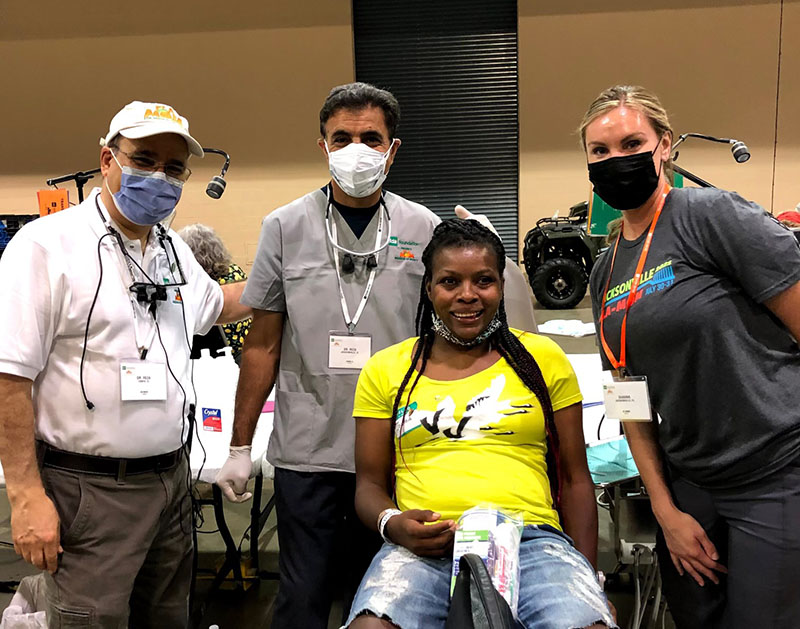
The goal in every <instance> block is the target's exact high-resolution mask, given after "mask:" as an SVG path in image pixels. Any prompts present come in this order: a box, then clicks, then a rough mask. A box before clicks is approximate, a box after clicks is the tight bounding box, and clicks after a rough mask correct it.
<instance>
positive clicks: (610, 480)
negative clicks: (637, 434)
mask: <svg viewBox="0 0 800 629" xmlns="http://www.w3.org/2000/svg"><path fill="white" fill-rule="evenodd" d="M586 460H587V462H588V463H589V472H590V473H591V475H592V481H593V482H594V484H595V485H597V486H599V487H604V486H606V485H613V484H614V483H621V482H622V481H626V480H629V479H631V478H636V477H637V476H639V470H638V469H637V468H636V463H635V462H634V460H633V455H632V454H631V450H630V448H629V447H628V441H627V440H626V439H625V437H622V436H620V437H616V438H614V439H611V440H609V441H602V442H600V443H596V444H594V445H592V446H589V447H588V448H586Z"/></svg>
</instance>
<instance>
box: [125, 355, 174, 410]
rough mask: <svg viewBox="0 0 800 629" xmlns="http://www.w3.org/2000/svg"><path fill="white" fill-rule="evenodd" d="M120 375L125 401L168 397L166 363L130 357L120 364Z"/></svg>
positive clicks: (164, 398)
mask: <svg viewBox="0 0 800 629" xmlns="http://www.w3.org/2000/svg"><path fill="white" fill-rule="evenodd" d="M119 377H120V381H119V390H120V397H121V399H122V401H123V402H135V401H139V400H166V399H167V366H166V365H165V364H164V363H158V362H154V361H151V360H139V359H138V358H129V359H127V360H123V361H122V362H121V363H120V364H119Z"/></svg>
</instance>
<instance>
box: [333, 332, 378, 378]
mask: <svg viewBox="0 0 800 629" xmlns="http://www.w3.org/2000/svg"><path fill="white" fill-rule="evenodd" d="M370 356H372V337H371V336H370V335H369V334H355V333H353V334H350V333H349V332H337V331H331V333H330V341H329V343H328V368H329V369H363V368H364V365H366V364H367V361H368V360H369V357H370Z"/></svg>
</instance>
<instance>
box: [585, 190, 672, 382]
mask: <svg viewBox="0 0 800 629" xmlns="http://www.w3.org/2000/svg"><path fill="white" fill-rule="evenodd" d="M669 191H670V186H669V184H665V185H664V191H663V192H662V194H661V199H659V201H658V206H657V207H656V211H655V214H654V215H653V222H652V223H651V224H650V229H649V230H648V232H647V238H645V240H644V246H643V247H642V253H641V255H640V256H639V262H638V264H637V265H636V272H635V273H634V275H633V281H632V282H631V288H630V291H629V292H628V299H627V301H626V302H625V314H624V315H623V317H622V327H621V328H620V340H619V360H617V358H616V356H614V352H612V351H611V348H610V347H609V346H608V343H606V337H605V335H604V334H603V322H604V321H605V316H604V314H605V310H606V302H607V301H608V288H609V286H610V285H611V276H612V274H613V273H614V262H615V261H616V259H617V249H618V248H619V240H620V238H621V237H622V231H620V233H619V235H618V236H617V242H616V243H615V244H614V254H613V255H612V257H611V268H610V269H609V270H608V279H607V280H606V287H605V289H604V290H603V307H602V308H601V309H600V343H601V344H602V345H603V351H604V352H605V353H606V358H608V360H609V362H610V363H611V365H612V366H613V367H614V369H622V370H624V369H625V332H626V330H627V329H628V310H630V307H631V305H632V304H633V302H634V301H636V291H637V290H638V289H639V280H640V279H641V278H642V270H643V269H644V263H645V262H646V261H647V254H648V253H649V251H650V243H651V242H652V240H653V232H654V231H655V229H656V223H658V218H659V216H661V210H663V209H664V203H665V201H666V200H667V195H668V194H669Z"/></svg>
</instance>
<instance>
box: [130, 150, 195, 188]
mask: <svg viewBox="0 0 800 629" xmlns="http://www.w3.org/2000/svg"><path fill="white" fill-rule="evenodd" d="M116 151H117V153H122V154H123V155H124V156H125V157H127V158H128V159H129V160H130V161H131V163H132V164H133V165H134V166H136V168H139V169H140V170H148V171H151V172H156V171H159V170H162V169H163V170H164V173H165V174H166V175H167V177H174V178H175V179H180V180H181V181H186V180H187V179H188V178H189V176H190V175H191V174H192V171H191V169H190V168H189V167H188V166H185V165H184V164H176V163H174V162H169V163H168V162H159V161H158V160H155V159H153V158H152V157H148V156H147V155H141V154H137V153H126V152H125V151H123V150H121V149H116Z"/></svg>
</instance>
